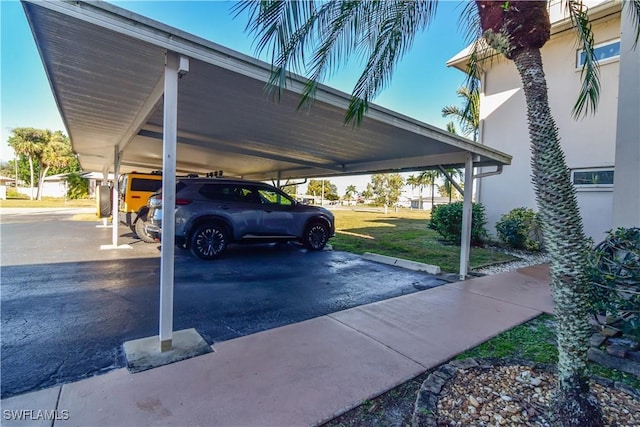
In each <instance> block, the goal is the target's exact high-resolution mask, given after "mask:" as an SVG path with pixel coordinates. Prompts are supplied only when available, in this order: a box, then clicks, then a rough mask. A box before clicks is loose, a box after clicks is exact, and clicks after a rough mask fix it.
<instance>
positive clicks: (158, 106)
mask: <svg viewBox="0 0 640 427" xmlns="http://www.w3.org/2000/svg"><path fill="white" fill-rule="evenodd" d="M23 4H24V9H25V12H26V14H27V17H28V20H29V23H30V25H31V29H32V32H33V35H34V38H35V41H36V44H37V46H38V49H39V51H40V55H41V57H42V60H43V63H44V66H45V69H46V73H47V76H48V78H49V81H50V84H51V87H52V90H53V93H54V97H55V99H56V102H57V104H58V109H59V111H60V114H61V116H62V119H63V121H64V123H65V126H66V128H67V131H68V133H69V136H70V138H71V141H72V144H73V148H74V150H75V151H76V152H77V153H78V154H79V155H80V163H81V165H82V167H83V168H84V169H85V170H87V171H104V170H105V169H106V168H107V169H109V170H112V169H113V158H114V147H115V146H118V147H119V151H120V152H121V167H120V170H121V171H122V172H126V171H130V170H134V169H137V170H144V169H147V170H151V169H159V168H160V167H161V165H162V129H163V104H162V96H163V77H164V65H165V54H166V52H167V51H171V52H175V53H177V54H180V55H183V56H184V57H187V58H189V71H188V73H186V74H185V75H184V76H183V77H182V78H181V79H180V82H179V96H178V135H177V136H178V140H177V143H178V148H177V150H178V151H177V158H176V160H177V170H178V172H182V173H206V172H209V171H217V170H223V171H224V174H225V175H226V176H238V177H244V178H250V179H258V180H267V179H276V178H277V177H278V176H280V177H282V178H283V179H284V178H303V177H318V176H334V175H341V174H359V173H372V172H386V171H402V170H419V169H426V168H429V167H434V166H437V165H443V166H456V167H463V166H464V162H465V154H466V153H467V152H468V153H472V154H473V157H474V159H473V161H474V165H475V166H485V165H506V164H509V163H510V160H511V157H510V156H508V155H507V154H504V153H501V152H499V151H497V150H493V149H491V148H489V147H486V146H482V145H480V144H474V143H472V142H470V141H468V140H467V139H464V138H461V137H457V136H455V135H452V134H450V133H448V132H446V131H444V130H441V129H438V128H435V127H433V126H430V125H428V124H425V123H422V122H419V121H418V120H415V119H412V118H409V117H407V116H403V115H401V114H398V113H395V112H393V111H390V110H387V109H385V108H382V107H379V106H375V105H372V106H371V108H370V110H369V113H368V115H367V117H366V118H365V119H364V122H363V123H362V126H361V127H359V128H355V129H354V128H352V127H351V126H345V125H343V119H344V114H345V110H346V107H347V106H348V104H349V96H348V95H347V94H345V93H342V92H339V91H337V90H334V89H332V88H329V87H327V86H321V87H320V89H319V91H318V95H317V99H316V102H315V103H314V104H313V106H312V107H311V108H309V109H306V110H304V111H299V110H297V105H298V102H299V98H300V97H299V95H298V94H299V93H300V92H301V90H302V85H303V82H304V79H303V78H301V77H297V76H293V77H292V81H291V82H290V84H289V87H288V90H286V91H285V92H284V94H283V97H282V99H281V100H280V102H276V101H273V100H272V99H271V97H269V96H268V95H267V94H266V93H265V82H266V81H267V79H268V77H269V70H270V65H269V64H267V63H264V62H262V61H259V60H257V59H254V58H251V57H249V56H246V55H243V54H240V53H238V52H235V51H232V50H230V49H227V48H225V47H223V46H220V45H217V44H215V43H212V42H210V41H207V40H204V39H202V38H199V37H197V36H194V35H191V34H187V33H185V32H183V31H181V30H178V29H175V28H171V27H169V26H167V25H164V24H161V23H159V22H156V21H153V20H150V19H148V18H145V17H143V16H140V15H137V14H134V13H131V12H129V11H127V10H124V9H122V8H119V7H116V6H113V5H111V4H109V3H104V2H93V1H92V2H82V1H68V2H67V1H63V2H61V1H37V2H31V1H26V2H24V3H23Z"/></svg>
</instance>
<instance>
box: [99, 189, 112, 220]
mask: <svg viewBox="0 0 640 427" xmlns="http://www.w3.org/2000/svg"><path fill="white" fill-rule="evenodd" d="M98 212H99V215H100V218H108V217H110V216H111V187H109V186H108V185H101V186H100V187H98Z"/></svg>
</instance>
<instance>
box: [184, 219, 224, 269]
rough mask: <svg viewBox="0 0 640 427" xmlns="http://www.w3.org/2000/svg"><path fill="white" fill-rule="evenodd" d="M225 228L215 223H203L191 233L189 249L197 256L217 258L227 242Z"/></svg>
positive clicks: (207, 258)
mask: <svg viewBox="0 0 640 427" xmlns="http://www.w3.org/2000/svg"><path fill="white" fill-rule="evenodd" d="M228 236H229V234H228V232H227V229H226V228H225V227H224V226H222V225H220V224H217V223H213V222H211V223H205V224H203V225H200V226H199V227H198V228H196V229H195V231H194V233H193V234H192V235H191V240H190V244H189V249H190V250H191V253H192V254H194V255H195V256H197V257H198V258H202V259H206V260H210V259H214V258H218V257H219V256H220V255H222V253H223V252H224V251H225V249H226V248H227V245H228V244H229V237H228Z"/></svg>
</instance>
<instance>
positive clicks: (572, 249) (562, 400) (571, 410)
mask: <svg viewBox="0 0 640 427" xmlns="http://www.w3.org/2000/svg"><path fill="white" fill-rule="evenodd" d="M512 59H513V61H514V63H515V65H516V67H517V69H518V72H519V73H520V77H521V79H522V86H523V89H524V94H525V98H526V103H527V117H528V121H529V136H530V141H531V152H532V157H531V169H532V174H533V176H532V181H533V185H534V188H535V193H536V200H537V203H538V211H539V212H540V215H541V218H542V224H543V225H542V229H543V235H544V242H545V245H546V247H547V249H548V251H549V255H550V258H551V289H552V293H553V300H554V303H555V314H556V318H557V336H558V358H559V360H558V386H557V389H556V396H555V399H554V405H555V407H554V411H553V412H554V416H555V418H556V419H555V422H554V424H557V425H563V426H582V427H584V426H600V425H603V423H602V415H601V413H600V411H599V408H598V405H597V402H595V401H594V399H593V397H592V396H591V395H590V393H589V385H588V373H587V355H586V350H587V349H588V348H589V335H590V328H589V323H588V307H587V280H586V274H585V267H586V250H587V244H586V239H585V236H584V232H583V227H582V220H581V218H580V213H579V211H578V204H577V201H576V194H575V189H574V187H573V185H572V184H571V180H570V176H569V169H568V168H567V165H566V162H565V158H564V153H563V152H562V148H561V147H560V140H559V137H558V128H557V127H556V124H555V121H554V119H553V117H552V116H551V110H550V108H549V101H548V97H547V83H546V79H545V75H544V71H543V69H542V57H541V55H540V50H539V49H534V48H524V49H519V50H518V51H517V52H516V53H514V55H513V58H512ZM559 200H560V201H562V202H561V203H558V201H559Z"/></svg>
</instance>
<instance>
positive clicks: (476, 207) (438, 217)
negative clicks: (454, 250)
mask: <svg viewBox="0 0 640 427" xmlns="http://www.w3.org/2000/svg"><path fill="white" fill-rule="evenodd" d="M462 205H463V202H455V203H449V204H448V205H438V206H434V207H433V209H432V210H431V221H429V228H431V229H433V230H436V231H437V232H438V233H440V235H441V236H442V237H443V238H444V239H445V240H449V241H453V242H456V243H457V244H460V240H461V238H462ZM472 206H473V207H472V215H473V219H472V221H471V243H472V244H474V245H477V244H480V243H482V241H483V240H484V239H485V237H486V236H487V230H486V229H485V225H486V223H487V218H486V215H485V213H484V206H483V205H482V204H481V203H474V204H473V205H472Z"/></svg>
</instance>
